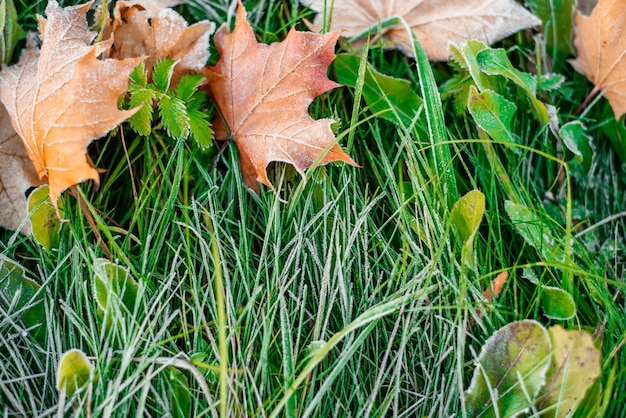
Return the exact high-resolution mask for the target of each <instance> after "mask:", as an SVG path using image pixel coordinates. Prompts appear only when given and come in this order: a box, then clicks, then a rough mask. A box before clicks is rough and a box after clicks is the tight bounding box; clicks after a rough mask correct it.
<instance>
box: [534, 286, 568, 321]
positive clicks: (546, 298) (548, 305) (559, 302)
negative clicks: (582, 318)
mask: <svg viewBox="0 0 626 418" xmlns="http://www.w3.org/2000/svg"><path fill="white" fill-rule="evenodd" d="M541 307H542V309H543V313H544V315H545V316H547V317H548V318H550V319H556V320H560V321H565V320H567V319H572V318H573V317H574V315H576V302H574V298H573V297H572V295H570V294H569V293H567V292H566V291H565V290H563V289H561V288H558V287H552V286H541Z"/></svg>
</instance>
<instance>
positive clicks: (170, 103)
mask: <svg viewBox="0 0 626 418" xmlns="http://www.w3.org/2000/svg"><path fill="white" fill-rule="evenodd" d="M159 115H160V116H161V120H162V121H163V126H164V127H165V130H166V131H167V134H168V135H169V136H171V137H172V138H176V139H187V137H188V136H189V130H190V126H189V115H188V114H187V107H186V106H185V103H184V102H183V101H182V100H180V99H179V98H177V97H173V96H170V95H169V94H166V95H163V97H162V98H161V101H159Z"/></svg>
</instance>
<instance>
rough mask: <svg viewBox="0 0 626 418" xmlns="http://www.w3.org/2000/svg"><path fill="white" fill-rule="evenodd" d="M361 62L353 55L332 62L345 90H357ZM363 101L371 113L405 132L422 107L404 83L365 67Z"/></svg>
mask: <svg viewBox="0 0 626 418" xmlns="http://www.w3.org/2000/svg"><path fill="white" fill-rule="evenodd" d="M360 62H361V59H360V58H359V57H357V56H354V55H348V54H339V55H337V57H336V58H335V60H334V61H333V68H334V70H335V74H336V76H337V81H338V82H339V83H341V84H343V85H344V86H348V87H356V83H357V82H358V78H359V77H358V75H359V74H358V72H359V65H360ZM365 66H366V69H365V77H364V79H363V98H364V99H365V102H366V103H367V105H368V106H369V108H370V111H371V112H372V113H373V114H375V115H377V116H378V117H380V118H383V119H386V120H388V121H390V122H393V123H396V124H400V125H402V126H403V127H405V128H408V127H410V126H411V124H412V123H413V121H414V119H415V118H416V115H417V112H418V110H419V109H420V108H421V107H422V99H421V98H420V97H419V96H418V95H417V94H416V93H415V92H414V91H413V88H412V87H411V84H410V83H409V82H408V81H407V80H402V79H398V78H393V77H390V76H388V75H385V74H382V73H380V72H378V71H376V70H375V69H374V67H372V66H371V64H369V63H367V62H366V63H365Z"/></svg>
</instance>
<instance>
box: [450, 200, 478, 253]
mask: <svg viewBox="0 0 626 418" xmlns="http://www.w3.org/2000/svg"><path fill="white" fill-rule="evenodd" d="M484 213H485V195H484V194H482V193H481V192H480V191H478V190H472V191H470V192H469V193H467V194H466V195H464V196H463V197H461V198H460V199H459V200H458V202H456V203H455V204H454V206H453V207H452V211H451V213H450V217H451V218H452V222H453V223H454V226H456V229H457V231H458V232H459V236H460V237H461V242H462V243H463V260H464V261H465V262H466V263H468V264H472V262H473V253H474V236H475V235H476V232H477V231H478V228H479V227H480V222H481V221H482V219H483V214H484Z"/></svg>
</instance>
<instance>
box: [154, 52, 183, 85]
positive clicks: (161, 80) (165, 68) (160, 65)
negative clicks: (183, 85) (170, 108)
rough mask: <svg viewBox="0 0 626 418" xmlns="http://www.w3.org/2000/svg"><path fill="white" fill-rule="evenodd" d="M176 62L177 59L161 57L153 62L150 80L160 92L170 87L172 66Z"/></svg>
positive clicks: (172, 72)
mask: <svg viewBox="0 0 626 418" xmlns="http://www.w3.org/2000/svg"><path fill="white" fill-rule="evenodd" d="M177 63H178V61H172V60H171V59H168V58H163V59H161V60H159V61H157V63H156V64H154V68H153V69H152V82H153V83H154V85H155V87H156V88H157V89H159V91H161V92H162V93H165V92H166V91H167V90H168V89H169V88H170V83H171V81H172V75H173V74H174V67H175V66H176V64H177Z"/></svg>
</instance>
